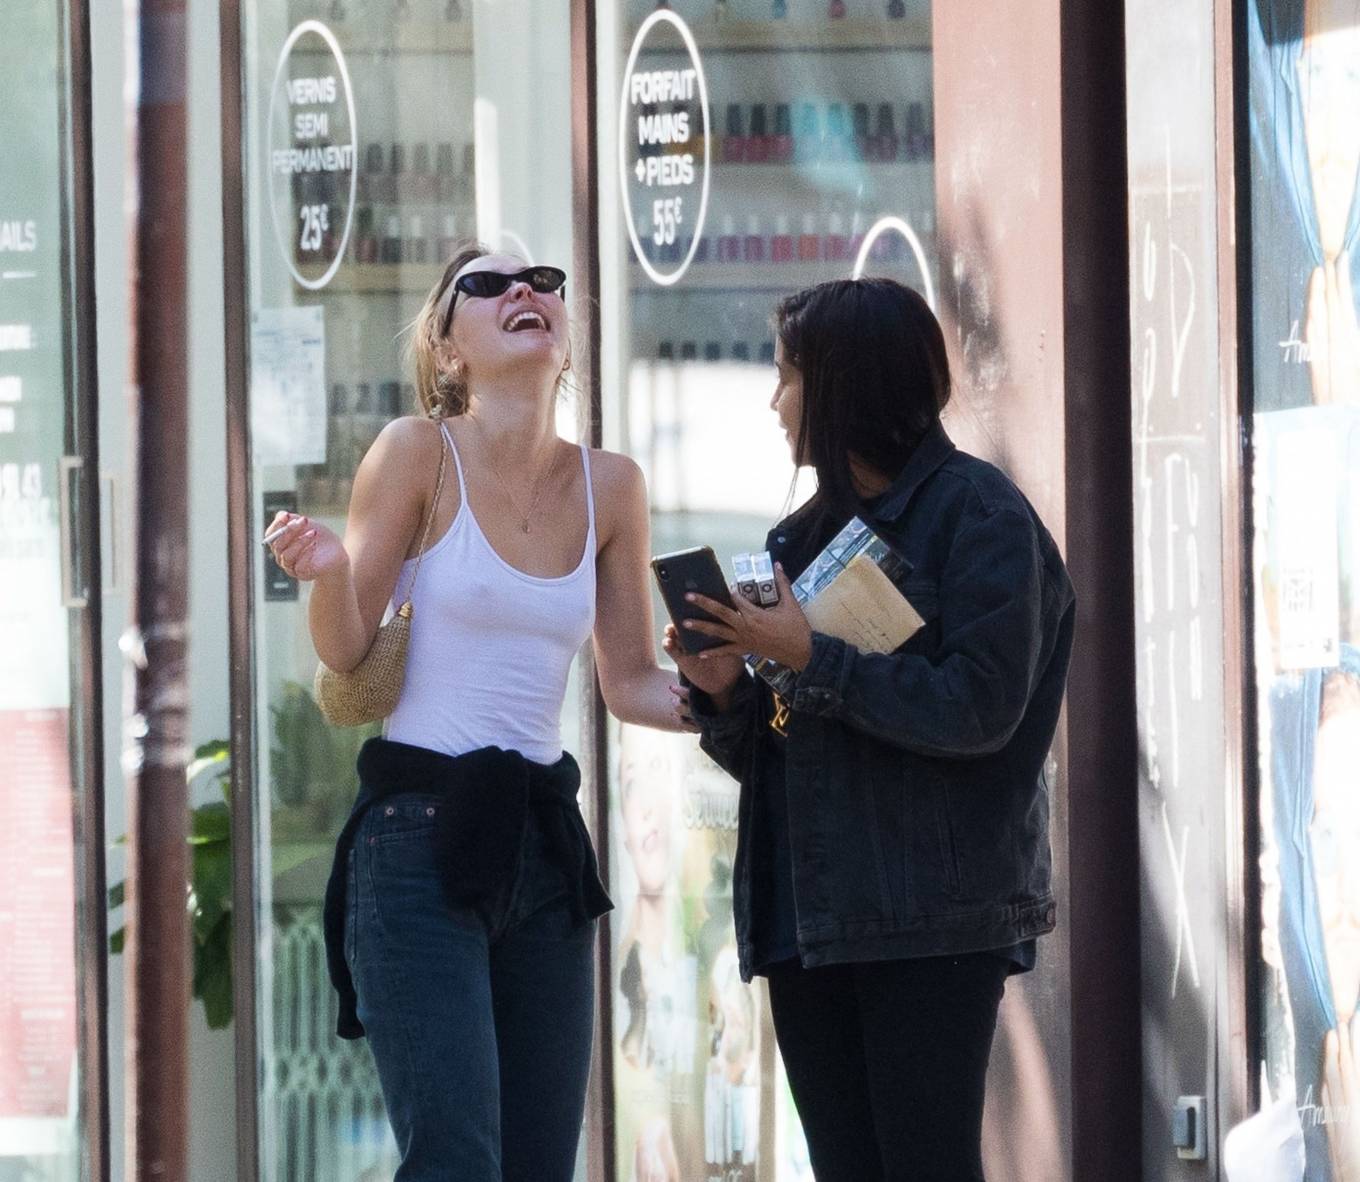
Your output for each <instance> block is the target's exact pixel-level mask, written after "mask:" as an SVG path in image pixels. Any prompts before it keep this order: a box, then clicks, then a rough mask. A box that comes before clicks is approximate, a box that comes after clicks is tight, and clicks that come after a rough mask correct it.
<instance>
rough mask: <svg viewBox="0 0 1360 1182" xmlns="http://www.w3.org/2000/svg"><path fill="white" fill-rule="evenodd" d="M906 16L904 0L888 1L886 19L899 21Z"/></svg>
mask: <svg viewBox="0 0 1360 1182" xmlns="http://www.w3.org/2000/svg"><path fill="white" fill-rule="evenodd" d="M906 15H907V6H906V3H905V2H904V0H888V19H889V20H893V21H900V20H901V19H902V18H903V17H904V16H906Z"/></svg>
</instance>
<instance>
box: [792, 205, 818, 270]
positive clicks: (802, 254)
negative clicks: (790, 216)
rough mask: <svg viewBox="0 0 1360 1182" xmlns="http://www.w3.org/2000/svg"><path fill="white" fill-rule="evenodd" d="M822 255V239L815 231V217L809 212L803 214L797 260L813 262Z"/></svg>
mask: <svg viewBox="0 0 1360 1182" xmlns="http://www.w3.org/2000/svg"><path fill="white" fill-rule="evenodd" d="M821 257H822V240H821V237H820V236H819V235H818V233H817V219H816V218H814V217H813V216H812V214H810V213H805V214H804V215H803V232H802V234H800V235H799V236H798V261H799V262H800V263H815V262H818V261H819V260H820V259H821Z"/></svg>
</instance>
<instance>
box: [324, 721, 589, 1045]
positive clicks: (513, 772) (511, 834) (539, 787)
mask: <svg viewBox="0 0 1360 1182" xmlns="http://www.w3.org/2000/svg"><path fill="white" fill-rule="evenodd" d="M580 786H581V769H580V768H579V767H578V766H577V764H576V761H575V760H574V759H573V758H572V757H571V756H570V755H568V754H563V756H562V758H561V759H559V760H558V761H557V762H556V763H554V764H541V763H533V762H532V761H530V760H528V759H526V758H525V757H524V756H523V755H521V754H520V753H519V752H518V751H505V750H502V749H501V748H500V747H483V748H480V749H479V750H476V751H469V752H467V754H465V755H456V756H454V755H444V754H442V753H440V752H438V751H430V750H428V749H427V748H424V747H415V746H412V745H411V744H409V743H397V742H394V741H393V740H391V739H369V740H368V742H366V743H365V744H364V745H363V747H362V749H361V750H360V752H359V795H358V796H357V797H356V798H355V801H354V808H353V809H352V810H351V811H350V815H349V819H348V820H347V821H346V822H345V827H344V828H343V829H342V830H341V831H340V837H339V838H338V840H337V841H336V844H335V860H334V862H333V863H332V864H331V875H330V880H329V881H328V882H327V884H326V903H325V911H324V916H323V922H324V928H325V937H326V965H327V968H328V970H329V972H330V978H331V984H332V985H334V986H335V990H336V992H337V993H338V994H339V995H340V1016H339V1020H338V1021H337V1023H336V1033H337V1034H339V1036H340V1037H341V1038H362V1037H363V1035H364V1027H363V1024H362V1023H361V1022H360V1021H359V1016H358V1013H357V1012H356V1003H357V998H356V996H355V991H354V981H353V979H352V978H351V977H350V972H349V966H348V965H347V964H346V963H345V953H344V932H345V910H346V906H347V903H348V901H347V899H346V897H345V894H346V883H347V880H348V877H349V876H348V872H347V871H348V865H349V853H350V850H351V849H352V848H353V846H354V835H355V833H356V832H357V831H358V828H359V823H360V822H361V821H362V820H363V818H364V814H365V813H367V812H368V810H369V808H370V807H371V806H373V805H374V804H377V803H378V802H379V801H382V800H386V799H387V798H388V797H391V796H396V795H398V794H403V793H416V794H419V795H428V796H438V797H440V798H442V800H443V801H444V802H446V803H445V804H444V807H441V808H440V809H439V811H438V814H437V818H436V822H435V842H436V846H437V848H438V851H439V860H440V867H441V879H442V883H443V887H444V894H445V897H446V898H447V899H448V901H449V904H450V906H467V905H473V906H476V907H477V908H478V909H479V910H481V911H482V912H483V914H484V915H486V916H487V918H488V924H489V926H493V927H494V925H495V919H496V917H497V916H498V915H499V914H500V913H501V912H503V910H504V908H506V907H507V906H508V905H509V902H510V893H511V890H512V888H513V886H514V883H515V881H516V879H517V878H518V876H519V870H520V861H521V859H522V856H523V852H524V837H525V831H526V828H527V826H528V823H529V815H530V809H533V811H534V814H535V816H536V818H537V820H538V822H539V824H540V826H541V827H542V830H543V834H544V836H545V839H546V844H547V854H548V858H549V860H550V861H551V862H552V863H553V864H554V865H555V866H557V867H558V868H559V869H561V870H562V871H563V872H564V873H565V875H566V878H567V883H568V887H569V889H570V892H571V895H570V905H571V911H572V916H573V918H574V919H575V920H576V922H577V924H582V923H586V922H587V921H589V920H592V919H595V918H596V917H597V916H600V915H603V914H604V913H605V912H606V911H608V910H609V909H610V908H611V907H612V906H613V904H612V903H611V902H610V901H609V896H608V895H607V894H606V893H605V889H604V885H603V884H602V883H601V882H600V874H599V867H598V864H597V863H596V861H595V851H594V849H593V848H592V847H591V844H590V834H589V832H588V831H587V830H586V825H585V821H584V819H583V818H582V816H581V810H580V807H579V806H578V805H577V803H576V793H577V790H578V789H579V788H580Z"/></svg>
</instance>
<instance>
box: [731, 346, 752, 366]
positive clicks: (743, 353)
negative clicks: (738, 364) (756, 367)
mask: <svg viewBox="0 0 1360 1182" xmlns="http://www.w3.org/2000/svg"><path fill="white" fill-rule="evenodd" d="M732 360H733V361H750V360H751V346H750V345H748V344H747V343H746V342H745V341H733V342H732Z"/></svg>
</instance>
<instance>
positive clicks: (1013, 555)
mask: <svg viewBox="0 0 1360 1182" xmlns="http://www.w3.org/2000/svg"><path fill="white" fill-rule="evenodd" d="M780 586H781V592H782V596H781V604H780V605H779V606H778V607H776V608H770V609H767V610H765V611H762V610H761V609H758V608H755V609H748V608H747V606H746V605H744V604H738V605H737V610H735V611H733V610H730V609H726V608H724V607H722V606H721V605H717V604H714V603H712V601H710V600H705V599H701V600H700V604H701V606H703V607H704V608H706V609H708V610H709V611H711V612H712V613H713V614H714V615H716V616H718V617H719V619H720V620H721V621H722V623H720V624H707V623H702V622H700V623H698V624H696V626H695V627H696V629H697V630H698V631H702V632H706V633H708V634H710V635H714V636H720V637H722V638H723V639H724V640H727V641H728V642H729V644H728V645H726V646H724V647H723V648H720V649H711V650H709V651H710V654H711V655H710V659H713V658H714V657H716V656H718V655H720V654H724V653H737V652H755V653H760V654H761V655H763V656H768V657H771V658H773V659H775V660H777V661H780V662H781V663H783V664H786V665H788V666H789V667H790V668H792V669H794V670H796V671H797V672H798V680H797V682H796V683H795V686H794V692H793V700H792V702H791V703H790V705H791V706H792V708H793V709H794V710H795V711H801V712H806V713H809V714H820V715H824V716H828V717H831V718H835V719H837V720H839V721H841V722H843V723H845V724H846V725H847V726H851V727H854V728H855V729H856V730H859V731H862V732H864V733H865V734H868V735H872V736H873V737H874V738H876V739H880V740H882V741H883V742H885V743H891V744H893V745H894V746H898V747H903V748H906V749H907V750H911V751H916V752H919V753H921V754H924V755H938V756H949V757H955V758H958V757H965V756H976V755H987V754H990V753H991V752H994V751H998V750H1000V749H1001V748H1002V747H1003V746H1005V744H1006V743H1007V741H1008V740H1009V739H1010V737H1011V735H1012V734H1013V733H1014V731H1015V728H1016V727H1017V726H1018V725H1019V724H1020V721H1021V719H1022V718H1023V717H1024V714H1025V710H1026V709H1027V708H1028V706H1029V700H1030V695H1031V694H1032V693H1033V691H1034V686H1035V684H1036V681H1037V678H1038V677H1039V675H1040V674H1041V673H1042V672H1043V669H1044V667H1045V666H1046V664H1047V660H1048V658H1049V656H1050V655H1051V646H1052V642H1053V639H1054V638H1053V637H1046V636H1045V635H1044V628H1043V620H1042V609H1043V597H1044V593H1045V572H1044V569H1043V557H1042V554H1041V553H1040V550H1039V545H1038V538H1037V537H1036V535H1035V532H1034V526H1033V523H1032V522H1031V521H1030V519H1029V518H1028V516H1026V515H1025V514H1024V513H1022V512H1020V511H1018V510H1009V509H1007V510H1000V511H997V512H995V513H993V514H991V515H990V516H987V517H983V518H979V519H975V520H974V521H972V522H971V523H970V524H969V525H968V526H966V527H965V528H964V529H963V530H962V531H961V532H960V533H959V535H958V536H957V537H956V538H955V539H954V542H953V545H952V546H951V549H950V557H949V560H948V561H947V563H946V565H945V569H944V572H943V574H942V576H941V580H940V589H939V598H940V619H939V625H940V643H939V646H938V648H937V650H936V651H935V652H934V653H932V654H931V655H930V656H926V655H923V654H919V653H866V652H861V651H860V650H859V649H858V648H856V647H855V646H854V645H853V644H849V643H847V642H846V641H844V640H839V639H837V638H836V637H833V636H827V635H825V634H824V633H820V632H813V631H812V630H811V628H810V627H809V625H808V623H807V620H806V618H805V617H804V616H803V615H802V613H801V611H797V610H796V608H795V607H794V606H792V605H790V604H789V603H787V602H786V600H787V599H791V593H790V591H789V588H788V584H787V582H786V581H784V579H783V576H782V573H781V574H780Z"/></svg>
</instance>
